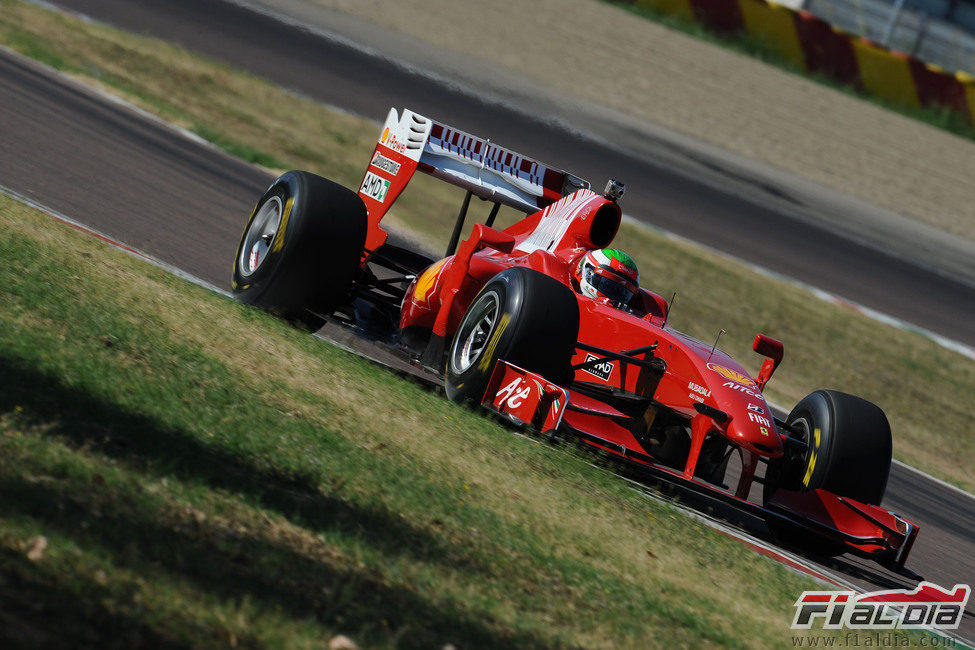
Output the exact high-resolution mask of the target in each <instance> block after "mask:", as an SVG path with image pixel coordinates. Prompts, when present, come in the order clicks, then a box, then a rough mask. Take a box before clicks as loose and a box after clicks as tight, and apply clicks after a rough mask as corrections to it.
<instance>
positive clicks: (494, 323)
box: [445, 267, 579, 402]
mask: <svg viewBox="0 0 975 650" xmlns="http://www.w3.org/2000/svg"><path fill="white" fill-rule="evenodd" d="M578 337H579V303H578V301H577V300H576V297H575V294H574V293H573V292H572V290H571V289H569V288H568V287H566V286H565V285H564V284H562V283H561V282H559V281H558V280H555V279H553V278H550V277H549V276H547V275H544V274H542V273H539V272H538V271H534V270H531V269H526V268H520V267H516V268H512V269H507V270H505V271H502V272H501V273H499V274H497V275H496V276H494V277H493V278H492V279H491V280H490V281H489V282H488V283H487V284H486V285H484V288H483V289H481V291H480V293H478V294H477V297H475V298H474V300H473V302H471V305H470V307H469V308H468V309H467V313H466V314H465V315H464V318H463V320H462V321H461V323H460V326H459V327H458V328H457V332H456V333H455V334H454V338H453V340H452V342H451V344H450V349H449V353H448V355H447V372H446V377H445V387H446V391H447V397H448V398H450V399H451V400H453V401H455V402H465V401H473V402H480V400H481V398H482V397H483V395H484V390H485V388H486V387H487V383H488V380H489V379H490V378H491V373H492V372H493V371H494V365H495V362H497V360H498V359H504V360H505V361H507V362H509V363H512V364H514V365H516V366H519V367H521V368H524V369H525V370H530V371H532V372H536V373H538V374H540V375H542V376H544V377H545V378H546V379H548V380H549V381H552V382H555V383H558V384H563V385H564V384H566V383H567V382H569V381H571V376H570V373H571V370H570V362H571V360H572V354H573V352H574V350H575V344H576V341H577V340H578Z"/></svg>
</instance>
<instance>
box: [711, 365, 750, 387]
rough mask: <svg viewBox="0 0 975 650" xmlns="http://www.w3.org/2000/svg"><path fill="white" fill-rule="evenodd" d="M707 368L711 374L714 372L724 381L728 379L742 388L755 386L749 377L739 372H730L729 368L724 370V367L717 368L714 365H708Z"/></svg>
mask: <svg viewBox="0 0 975 650" xmlns="http://www.w3.org/2000/svg"><path fill="white" fill-rule="evenodd" d="M708 368H709V369H710V370H711V371H712V372H716V373H718V374H719V375H721V376H722V377H724V378H725V379H729V380H731V381H733V382H735V383H738V384H741V385H743V386H748V387H753V386H756V384H755V382H754V381H752V379H751V377H749V376H748V375H744V374H742V373H740V372H737V371H735V370H732V369H731V368H725V367H724V366H719V365H718V364H716V363H709V364H708Z"/></svg>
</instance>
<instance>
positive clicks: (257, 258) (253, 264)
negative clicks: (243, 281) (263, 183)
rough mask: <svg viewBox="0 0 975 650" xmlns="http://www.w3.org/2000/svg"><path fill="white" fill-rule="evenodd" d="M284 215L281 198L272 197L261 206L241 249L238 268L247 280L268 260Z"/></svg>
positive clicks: (248, 229)
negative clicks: (268, 254)
mask: <svg viewBox="0 0 975 650" xmlns="http://www.w3.org/2000/svg"><path fill="white" fill-rule="evenodd" d="M283 214H284V204H283V203H282V202H281V197H279V196H272V197H271V198H269V199H268V200H267V201H265V202H264V203H263V204H262V205H261V207H260V209H259V210H258V211H257V214H256V215H254V218H253V219H252V220H251V223H250V226H248V227H247V233H246V234H245V235H244V243H243V244H241V247H240V259H238V260H237V268H238V269H239V270H240V274H241V275H242V276H244V277H245V278H246V277H248V276H250V275H252V274H253V273H254V272H255V271H257V269H259V268H261V264H263V263H264V260H265V259H267V253H268V251H270V250H271V247H272V246H273V245H274V239H275V237H277V234H278V228H279V227H280V226H281V216H282V215H283Z"/></svg>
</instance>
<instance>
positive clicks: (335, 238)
mask: <svg viewBox="0 0 975 650" xmlns="http://www.w3.org/2000/svg"><path fill="white" fill-rule="evenodd" d="M366 227H367V220H366V207H365V205H364V204H363V202H362V200H361V199H360V198H359V196H358V194H356V193H355V192H353V191H352V190H349V189H346V188H344V187H342V186H341V185H338V184H336V183H333V182H332V181H330V180H327V179H325V178H322V177H320V176H316V175H314V174H310V173H308V172H303V171H290V172H287V173H285V174H283V175H282V176H281V177H279V178H278V179H277V180H276V181H274V183H273V184H272V185H271V187H270V188H268V190H267V192H265V193H264V196H262V197H261V199H260V200H259V201H258V202H257V205H256V206H255V208H254V211H253V212H252V213H251V216H250V219H248V221H247V225H246V226H245V227H244V234H243V235H242V236H241V239H240V244H239V245H238V246H237V255H236V257H235V258H234V275H233V291H234V295H235V296H236V297H237V299H238V300H240V301H241V302H244V303H247V304H249V305H255V306H257V307H261V308H262V309H266V310H267V311H270V312H272V313H274V314H277V315H278V316H280V317H282V318H284V319H286V320H288V321H290V322H292V323H294V324H295V325H298V326H300V327H304V328H307V329H310V330H317V329H318V328H320V327H321V326H322V325H323V324H324V323H325V317H326V316H328V315H330V314H331V313H332V312H333V311H334V310H335V309H336V308H337V307H338V306H340V305H341V304H342V303H343V302H345V300H346V299H347V297H348V295H349V291H350V289H351V287H352V284H353V281H354V280H355V276H356V274H357V272H358V271H359V261H360V259H361V257H362V250H363V246H364V245H365V240H366Z"/></svg>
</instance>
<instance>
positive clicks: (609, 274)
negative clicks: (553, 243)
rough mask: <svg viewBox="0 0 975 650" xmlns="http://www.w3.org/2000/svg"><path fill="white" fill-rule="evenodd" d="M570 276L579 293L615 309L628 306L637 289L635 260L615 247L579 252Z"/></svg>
mask: <svg viewBox="0 0 975 650" xmlns="http://www.w3.org/2000/svg"><path fill="white" fill-rule="evenodd" d="M574 277H575V280H576V282H577V283H578V284H579V291H581V292H582V293H583V295H586V296H589V297H590V298H594V299H596V300H598V301H599V302H604V303H608V304H611V305H613V306H614V307H617V308H624V307H629V306H630V303H631V302H632V301H633V297H634V296H636V294H637V293H639V291H640V272H639V271H638V270H637V268H636V262H634V261H633V258H632V257H630V256H629V255H627V254H626V253H624V252H623V251H621V250H617V249H615V248H601V249H599V250H594V251H589V252H588V253H586V254H585V255H583V256H582V258H581V259H580V260H579V264H578V265H577V266H576V270H575V274H574Z"/></svg>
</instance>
